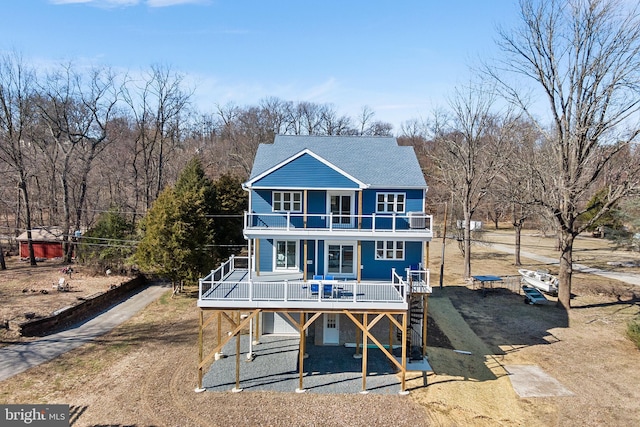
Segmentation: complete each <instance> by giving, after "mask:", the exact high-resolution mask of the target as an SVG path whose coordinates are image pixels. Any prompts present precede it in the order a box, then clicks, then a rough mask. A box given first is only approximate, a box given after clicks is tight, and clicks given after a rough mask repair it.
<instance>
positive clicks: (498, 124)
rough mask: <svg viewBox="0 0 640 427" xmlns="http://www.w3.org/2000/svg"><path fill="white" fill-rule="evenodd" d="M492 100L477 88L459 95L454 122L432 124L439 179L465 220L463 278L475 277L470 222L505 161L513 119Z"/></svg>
mask: <svg viewBox="0 0 640 427" xmlns="http://www.w3.org/2000/svg"><path fill="white" fill-rule="evenodd" d="M494 101H495V99H494V97H493V95H492V94H490V93H489V92H486V91H484V90H483V89H482V88H479V87H475V88H470V89H468V90H464V91H463V90H456V92H455V96H454V97H453V98H452V99H451V101H450V107H451V110H452V112H451V115H450V117H442V116H440V117H438V116H436V118H435V120H434V124H435V125H434V131H435V144H436V145H435V150H434V153H433V159H434V162H435V164H436V168H437V178H436V179H439V180H440V181H441V182H442V183H443V184H444V185H445V187H446V188H448V189H449V191H450V192H451V195H452V198H453V200H454V203H456V204H458V206H459V207H460V209H461V211H462V214H463V216H464V222H463V229H462V231H463V238H462V249H463V253H464V277H465V278H469V277H471V219H472V217H473V214H474V213H475V211H476V209H477V208H478V206H479V205H480V203H481V202H482V200H483V199H484V198H485V196H486V195H487V190H488V188H489V187H490V186H491V183H492V182H493V180H494V178H495V177H496V175H497V173H498V172H499V170H500V168H501V167H502V165H503V162H504V159H505V158H506V157H507V148H508V144H507V141H508V137H507V133H508V132H507V129H508V125H509V118H508V114H506V115H504V116H498V115H496V114H494V113H493V112H492V109H493V107H494ZM452 208H453V206H452Z"/></svg>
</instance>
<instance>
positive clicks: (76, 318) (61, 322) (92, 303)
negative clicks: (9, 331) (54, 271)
mask: <svg viewBox="0 0 640 427" xmlns="http://www.w3.org/2000/svg"><path fill="white" fill-rule="evenodd" d="M146 283H147V280H146V278H145V277H144V276H142V275H140V276H138V277H136V278H134V279H132V280H129V281H128V282H123V283H121V284H120V285H119V286H116V287H115V288H113V289H110V290H108V291H105V292H98V293H95V294H93V295H90V296H88V297H84V298H83V300H82V301H81V302H80V303H78V304H76V305H73V306H70V307H64V308H61V309H60V310H57V311H56V312H55V313H54V314H52V315H51V316H48V317H43V318H40V319H34V320H29V321H27V322H23V323H21V324H19V325H18V326H19V328H20V335H22V336H25V337H32V336H44V335H48V334H50V333H53V332H55V331H57V330H60V329H62V328H64V327H67V326H69V325H72V324H74V323H79V322H81V321H83V320H87V319H89V318H90V317H92V316H94V315H96V314H98V313H99V312H101V311H103V310H106V309H107V308H109V307H110V306H112V305H113V304H115V303H117V302H120V301H121V300H122V299H124V298H125V297H126V296H127V295H129V294H131V293H132V292H134V291H135V290H137V289H139V288H142V287H143V286H144V285H145V284H146Z"/></svg>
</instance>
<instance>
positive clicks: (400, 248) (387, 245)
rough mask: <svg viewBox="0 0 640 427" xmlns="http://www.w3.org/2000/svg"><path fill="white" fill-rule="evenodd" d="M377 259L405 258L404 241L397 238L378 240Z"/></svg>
mask: <svg viewBox="0 0 640 427" xmlns="http://www.w3.org/2000/svg"><path fill="white" fill-rule="evenodd" d="M376 259H399V260H403V259H404V242H401V241H395V240H378V241H377V242H376Z"/></svg>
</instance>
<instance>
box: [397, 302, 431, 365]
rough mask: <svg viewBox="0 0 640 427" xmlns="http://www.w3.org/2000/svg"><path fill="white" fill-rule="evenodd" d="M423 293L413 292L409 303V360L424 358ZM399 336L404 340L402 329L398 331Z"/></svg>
mask: <svg viewBox="0 0 640 427" xmlns="http://www.w3.org/2000/svg"><path fill="white" fill-rule="evenodd" d="M423 298H425V296H424V295H423V294H412V295H411V300H410V303H409V324H408V325H407V349H408V352H407V353H408V354H407V356H408V357H409V360H422V359H423V357H422V353H423V352H422V350H423V349H422V322H423V317H424V310H423V304H422V300H423ZM396 336H397V338H398V339H399V340H402V331H401V330H398V331H397V335H396Z"/></svg>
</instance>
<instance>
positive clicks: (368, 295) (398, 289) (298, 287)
mask: <svg viewBox="0 0 640 427" xmlns="http://www.w3.org/2000/svg"><path fill="white" fill-rule="evenodd" d="M244 261H245V260H244V259H243V258H242V257H235V258H231V259H230V260H229V261H227V262H226V263H224V264H223V265H222V266H220V268H218V269H217V270H214V271H212V272H211V274H209V275H208V276H207V277H205V278H203V279H200V281H199V298H198V299H199V301H200V302H203V303H205V302H206V303H207V304H210V305H211V304H213V305H215V303H216V302H221V303H222V302H224V303H231V302H238V303H241V302H247V303H255V302H270V303H274V304H275V305H277V304H278V303H283V304H285V305H286V304H287V303H292V302H304V303H305V305H308V304H306V303H309V304H313V303H322V302H333V303H337V302H339V303H346V304H348V303H354V304H355V303H374V304H380V305H381V307H383V306H384V305H385V304H389V303H395V304H398V303H407V302H408V298H409V295H410V293H411V291H412V290H411V288H413V292H427V290H426V289H427V288H428V289H429V291H430V289H431V288H430V287H429V282H428V280H429V271H428V270H420V271H411V270H409V269H407V277H411V278H412V279H411V280H406V279H405V278H403V277H401V276H400V275H398V274H397V272H396V271H395V269H393V270H392V274H391V280H390V281H386V282H385V281H364V282H356V281H353V280H307V281H304V280H279V281H261V280H253V279H249V278H248V270H246V269H237V268H235V269H234V268H233V267H234V266H235V265H237V264H239V262H244Z"/></svg>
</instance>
